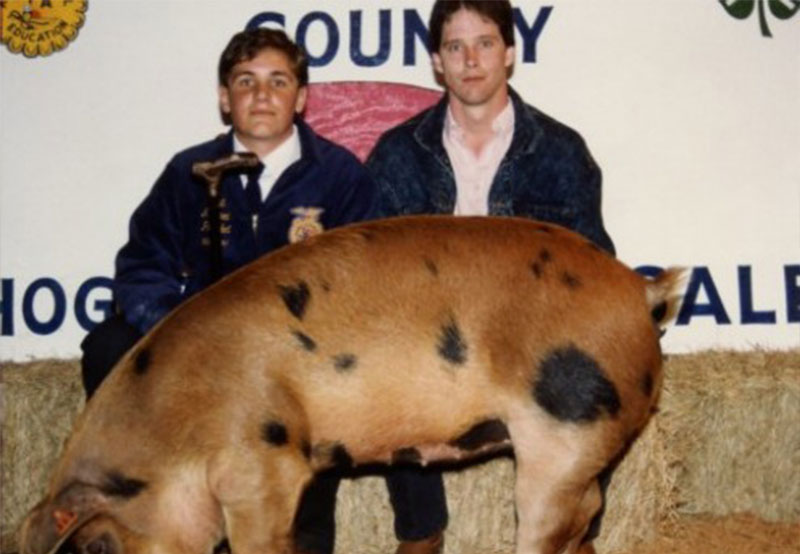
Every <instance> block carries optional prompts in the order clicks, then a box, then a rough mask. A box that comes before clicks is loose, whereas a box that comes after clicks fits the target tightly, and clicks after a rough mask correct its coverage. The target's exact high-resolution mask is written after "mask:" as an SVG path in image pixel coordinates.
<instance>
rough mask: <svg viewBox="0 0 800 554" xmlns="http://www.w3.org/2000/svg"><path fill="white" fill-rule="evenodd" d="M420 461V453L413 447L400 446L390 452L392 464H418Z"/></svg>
mask: <svg viewBox="0 0 800 554" xmlns="http://www.w3.org/2000/svg"><path fill="white" fill-rule="evenodd" d="M421 461H422V454H420V453H419V450H417V449H416V448H413V447H409V448H401V449H400V450H395V451H394V452H393V453H392V463H393V464H418V463H420V462H421Z"/></svg>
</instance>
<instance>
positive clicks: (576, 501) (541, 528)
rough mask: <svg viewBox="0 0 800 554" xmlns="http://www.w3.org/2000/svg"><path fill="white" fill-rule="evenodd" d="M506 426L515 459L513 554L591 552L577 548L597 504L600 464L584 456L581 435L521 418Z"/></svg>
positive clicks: (559, 427) (599, 495)
mask: <svg viewBox="0 0 800 554" xmlns="http://www.w3.org/2000/svg"><path fill="white" fill-rule="evenodd" d="M508 427H509V433H510V435H511V439H512V442H513V444H514V453H515V457H516V485H515V500H516V508H517V516H518V517H517V518H518V528H517V545H516V554H562V553H564V554H576V553H578V552H581V553H584V552H586V553H588V552H591V550H579V549H580V548H582V547H581V542H582V538H583V536H584V535H585V533H586V531H587V529H588V527H589V523H590V522H591V520H592V517H593V516H594V515H595V514H596V513H597V511H598V510H599V509H600V507H601V505H602V495H601V493H600V487H599V485H598V483H597V479H596V476H597V473H598V471H599V468H601V467H602V465H603V464H602V462H600V461H599V460H593V459H592V457H591V456H587V452H586V449H585V447H584V444H582V442H583V439H584V438H585V437H581V435H582V433H581V432H580V430H576V429H574V428H570V427H569V426H567V425H563V424H558V423H548V424H545V425H543V424H542V422H541V421H534V420H533V418H526V419H518V420H516V421H511V422H509V425H508ZM585 546H586V545H584V547H585ZM589 548H591V546H589Z"/></svg>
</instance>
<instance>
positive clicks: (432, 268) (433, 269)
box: [425, 258, 439, 277]
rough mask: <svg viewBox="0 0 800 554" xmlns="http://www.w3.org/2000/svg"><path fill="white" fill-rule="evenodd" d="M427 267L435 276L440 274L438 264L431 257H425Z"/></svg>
mask: <svg viewBox="0 0 800 554" xmlns="http://www.w3.org/2000/svg"><path fill="white" fill-rule="evenodd" d="M425 267H426V268H427V270H428V271H429V272H430V273H431V275H433V276H434V277H438V276H439V268H438V267H437V266H436V263H435V262H434V261H433V260H431V259H430V258H425Z"/></svg>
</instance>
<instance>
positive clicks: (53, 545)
mask: <svg viewBox="0 0 800 554" xmlns="http://www.w3.org/2000/svg"><path fill="white" fill-rule="evenodd" d="M105 504H106V502H105V497H104V495H103V494H102V493H101V492H100V491H99V490H98V489H97V488H96V487H92V486H90V485H85V484H83V483H74V484H72V485H70V486H68V487H66V488H65V489H64V490H62V491H61V492H60V493H59V494H58V496H56V497H55V498H54V499H45V500H43V501H42V502H40V503H39V504H38V505H37V506H36V507H35V508H34V509H33V510H32V511H31V513H30V514H29V515H28V517H27V518H25V521H24V523H23V524H22V529H21V532H20V554H54V553H55V552H56V551H57V550H58V549H59V548H60V547H61V545H62V544H64V542H65V541H66V540H67V539H69V538H70V537H71V536H72V535H73V534H74V533H75V531H77V530H78V529H80V528H81V527H82V526H83V525H85V524H86V522H88V521H89V520H90V519H92V518H93V517H95V516H96V515H97V514H99V513H100V512H101V511H102V510H103V508H104V506H105Z"/></svg>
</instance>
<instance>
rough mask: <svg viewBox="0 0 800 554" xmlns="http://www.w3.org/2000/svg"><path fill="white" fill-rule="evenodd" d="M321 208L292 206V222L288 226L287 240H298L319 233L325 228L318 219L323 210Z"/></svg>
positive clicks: (291, 241)
mask: <svg viewBox="0 0 800 554" xmlns="http://www.w3.org/2000/svg"><path fill="white" fill-rule="evenodd" d="M324 211H325V210H323V209H322V208H313V207H311V208H307V207H297V208H292V209H291V213H292V215H294V219H292V224H291V225H290V226H289V242H290V243H294V242H300V241H301V240H305V239H307V238H308V237H313V236H314V235H318V234H320V233H321V232H322V231H324V230H325V228H324V227H323V226H322V222H321V221H320V220H319V216H321V215H322V212H324Z"/></svg>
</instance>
